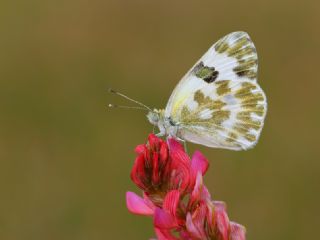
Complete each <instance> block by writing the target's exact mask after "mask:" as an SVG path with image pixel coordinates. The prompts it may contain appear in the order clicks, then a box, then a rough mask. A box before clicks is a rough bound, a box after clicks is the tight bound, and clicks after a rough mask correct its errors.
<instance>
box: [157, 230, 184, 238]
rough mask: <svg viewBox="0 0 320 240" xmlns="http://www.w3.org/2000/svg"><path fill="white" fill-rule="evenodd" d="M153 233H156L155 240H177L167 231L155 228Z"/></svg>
mask: <svg viewBox="0 0 320 240" xmlns="http://www.w3.org/2000/svg"><path fill="white" fill-rule="evenodd" d="M154 231H155V232H156V235H157V240H178V238H175V237H174V236H172V234H171V233H170V231H168V230H164V229H159V228H155V230H154Z"/></svg>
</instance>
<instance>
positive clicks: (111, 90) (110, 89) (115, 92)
mask: <svg viewBox="0 0 320 240" xmlns="http://www.w3.org/2000/svg"><path fill="white" fill-rule="evenodd" d="M108 91H109V92H110V93H113V94H116V95H118V96H120V97H123V98H125V99H127V100H129V101H131V102H134V103H136V104H138V105H140V106H142V107H143V108H144V109H145V110H149V111H152V109H151V108H150V107H148V106H146V105H144V104H143V103H141V102H139V101H137V100H134V99H132V98H129V97H128V96H126V95H124V94H122V93H119V92H117V91H115V90H113V89H112V88H109V90H108ZM110 105H111V107H112V106H118V105H113V104H109V107H110ZM118 107H120V108H136V109H142V108H138V107H127V106H118Z"/></svg>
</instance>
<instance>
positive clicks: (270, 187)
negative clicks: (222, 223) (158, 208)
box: [0, 0, 320, 240]
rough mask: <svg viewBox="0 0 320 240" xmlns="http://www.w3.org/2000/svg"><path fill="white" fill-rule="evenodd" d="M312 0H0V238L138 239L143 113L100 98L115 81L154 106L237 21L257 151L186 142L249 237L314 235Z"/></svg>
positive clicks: (143, 233)
mask: <svg viewBox="0 0 320 240" xmlns="http://www.w3.org/2000/svg"><path fill="white" fill-rule="evenodd" d="M319 9H320V4H319V3H318V2H317V1H313V0H305V1H293V0H283V1H279V0H268V1H253V0H252V1H251V0H242V1H215V0H210V1H209V0H203V1H199V0H193V1H186V0H175V1H169V0H162V1H154V0H130V1H129V0H127V1H125V0H90V1H89V0H77V1H76V0H29V1H22V0H21V1H19V0H4V1H1V2H0V109H1V112H0V189H1V195H0V239H3V240H15V239H17V240H20V239H23V240H29V239H30V240H40V239H41V240H42V239H46V240H56V239H59V240H64V239H66V240H67V239H68V240H71V239H77V240H82V239H83V240H84V239H94V240H96V239H97V240H99V239H120V240H121V239H132V240H133V239H137V240H138V239H139V240H140V239H148V238H149V237H151V236H153V235H154V234H153V229H152V223H151V219H148V218H144V217H139V216H134V215H131V214H129V213H128V211H127V209H126V206H125V192H126V191H128V190H131V191H136V192H139V190H138V189H137V187H136V186H134V185H133V184H132V183H131V181H130V178H129V173H130V170H131V167H132V164H133V161H134V158H135V154H134V152H133V149H134V147H135V146H136V145H137V144H140V143H144V142H145V141H146V138H147V135H148V133H150V132H151V131H152V127H151V125H150V124H149V123H148V122H147V120H146V118H145V116H144V113H143V112H139V111H132V110H120V109H113V110H110V109H107V108H106V107H105V106H106V105H107V103H109V102H112V103H118V104H119V103H126V102H125V101H123V99H120V98H117V97H115V96H111V95H110V94H108V92H107V89H108V87H110V86H112V87H113V88H115V89H118V90H121V91H122V92H124V93H126V94H127V95H129V96H131V97H133V98H136V99H139V100H140V101H142V102H144V103H146V104H147V105H150V106H154V107H160V108H161V107H164V106H165V104H166V101H167V99H168V98H169V96H170V93H171V91H172V90H173V88H174V86H175V85H176V84H177V82H178V80H179V79H180V78H181V77H182V76H183V75H184V73H185V72H186V71H187V70H188V69H189V68H190V67H191V66H192V65H193V64H194V63H195V61H196V60H198V58H199V57H200V56H201V55H202V54H203V53H204V52H205V51H206V50H207V49H208V48H209V47H210V46H211V45H212V44H213V43H214V42H215V41H216V40H218V39H219V38H220V37H222V36H223V35H225V34H227V33H229V32H232V31H236V30H244V31H247V32H248V33H249V34H250V36H251V38H252V39H253V41H254V42H255V45H256V47H257V50H258V54H259V82H260V84H261V86H262V87H263V89H264V90H265V92H266V94H267V97H268V103H269V111H268V114H267V119H266V123H265V127H264V130H263V133H262V136H261V139H260V141H259V143H258V145H257V146H256V148H254V149H252V150H250V151H246V152H232V151H227V150H217V149H209V148H206V147H202V146H197V145H191V144H189V150H190V152H192V151H194V150H195V149H199V150H201V151H203V153H204V154H205V155H206V156H207V157H208V158H209V159H210V163H211V166H210V169H209V172H208V173H207V175H206V178H205V182H206V184H207V185H208V187H209V190H210V191H211V193H212V194H213V196H214V198H215V199H216V200H223V201H225V202H226V203H227V205H228V213H229V217H230V218H231V219H232V220H235V221H237V222H240V223H242V224H243V225H245V226H246V228H247V238H248V239H260V240H269V239H273V240H277V239H279V240H283V239H290V240H295V239H316V238H318V237H319V233H318V232H319V231H318V230H319V216H320V211H319V201H320V189H319V183H320V171H319V168H320V154H319V153H320V150H319V134H320V131H319V129H320V128H319V122H320V112H319V90H320V84H319V79H320V76H319V43H320V28H319V23H320V14H319Z"/></svg>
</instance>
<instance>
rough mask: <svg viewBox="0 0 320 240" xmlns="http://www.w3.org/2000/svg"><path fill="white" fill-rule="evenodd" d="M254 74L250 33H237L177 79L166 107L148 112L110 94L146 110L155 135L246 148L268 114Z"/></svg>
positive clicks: (253, 141)
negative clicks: (157, 131) (155, 128)
mask: <svg viewBox="0 0 320 240" xmlns="http://www.w3.org/2000/svg"><path fill="white" fill-rule="evenodd" d="M257 71H258V56H257V52H256V48H255V46H254V44H253V42H252V41H251V39H250V37H249V35H248V34H247V33H246V32H240V31H239V32H233V33H230V34H228V35H226V36H224V37H223V38H221V39H220V40H218V41H217V42H216V43H215V44H213V46H212V47H211V48H210V49H209V50H208V51H207V52H206V53H205V54H204V55H203V56H202V57H201V58H200V60H199V61H198V62H196V64H195V65H194V66H193V67H192V68H191V69H190V70H189V71H188V72H187V73H186V75H185V76H184V77H183V78H182V79H181V80H180V82H179V83H178V85H177V86H176V87H175V89H174V90H173V92H172V94H171V97H170V98H169V101H168V103H167V106H166V107H165V109H160V110H158V109H151V108H149V107H148V106H146V105H144V104H142V103H140V102H138V101H135V100H133V99H131V98H128V97H127V96H125V95H123V94H120V93H118V92H115V91H113V90H112V91H113V92H114V93H117V94H118V95H121V96H123V97H125V98H127V99H129V100H131V101H134V102H136V103H138V104H139V105H141V106H142V108H145V109H147V110H148V111H149V112H148V114H147V118H148V120H149V122H150V123H151V124H153V125H155V126H157V127H158V128H159V130H160V132H159V133H158V134H157V135H158V136H169V137H174V138H176V139H178V140H181V141H188V142H192V143H196V144H202V145H205V146H208V147H212V148H224V149H230V150H246V149H249V148H252V147H253V146H255V145H256V143H257V141H258V139H259V136H260V133H261V130H262V128H263V124H264V119H265V116H266V111H267V101H266V96H265V93H264V92H263V90H262V89H261V87H260V86H259V85H258V83H257ZM110 106H113V105H110Z"/></svg>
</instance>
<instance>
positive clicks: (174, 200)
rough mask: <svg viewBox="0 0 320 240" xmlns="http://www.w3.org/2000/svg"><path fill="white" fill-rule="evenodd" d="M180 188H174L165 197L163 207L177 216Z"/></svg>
mask: <svg viewBox="0 0 320 240" xmlns="http://www.w3.org/2000/svg"><path fill="white" fill-rule="evenodd" d="M179 199H180V192H179V190H172V191H170V192H169V193H167V195H166V196H165V198H164V201H163V209H164V210H167V211H168V212H169V213H170V214H171V215H173V216H176V212H177V207H178V204H179Z"/></svg>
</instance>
